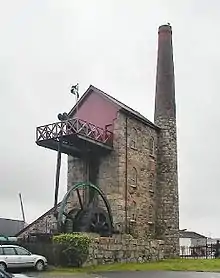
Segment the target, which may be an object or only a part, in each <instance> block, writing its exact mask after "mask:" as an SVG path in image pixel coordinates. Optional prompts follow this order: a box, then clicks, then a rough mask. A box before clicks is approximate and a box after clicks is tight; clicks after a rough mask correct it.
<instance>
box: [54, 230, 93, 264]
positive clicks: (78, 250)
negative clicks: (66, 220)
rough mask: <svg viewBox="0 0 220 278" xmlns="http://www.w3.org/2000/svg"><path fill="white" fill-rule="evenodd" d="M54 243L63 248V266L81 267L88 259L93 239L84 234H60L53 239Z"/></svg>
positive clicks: (61, 257)
mask: <svg viewBox="0 0 220 278" xmlns="http://www.w3.org/2000/svg"><path fill="white" fill-rule="evenodd" d="M53 242H54V243H56V244H58V245H61V246H62V248H61V254H60V255H61V256H60V263H61V265H63V266H77V267H80V266H82V264H83V263H84V262H85V261H86V259H87V257H88V254H89V246H90V243H91V238H90V237H89V236H88V235H86V234H83V233H72V234H60V235H56V236H54V237H53Z"/></svg>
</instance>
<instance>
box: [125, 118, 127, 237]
mask: <svg viewBox="0 0 220 278" xmlns="http://www.w3.org/2000/svg"><path fill="white" fill-rule="evenodd" d="M127 232H128V118H127V116H126V119H125V233H127Z"/></svg>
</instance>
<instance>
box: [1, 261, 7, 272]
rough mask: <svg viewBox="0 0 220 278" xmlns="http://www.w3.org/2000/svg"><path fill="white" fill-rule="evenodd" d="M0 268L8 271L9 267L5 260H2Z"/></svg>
mask: <svg viewBox="0 0 220 278" xmlns="http://www.w3.org/2000/svg"><path fill="white" fill-rule="evenodd" d="M0 269H1V270H4V271H6V269H7V266H6V264H5V263H3V262H0Z"/></svg>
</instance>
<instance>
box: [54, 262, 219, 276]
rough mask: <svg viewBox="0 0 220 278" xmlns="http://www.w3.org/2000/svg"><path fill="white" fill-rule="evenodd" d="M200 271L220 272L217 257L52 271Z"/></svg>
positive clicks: (55, 270)
mask: <svg viewBox="0 0 220 278" xmlns="http://www.w3.org/2000/svg"><path fill="white" fill-rule="evenodd" d="M144 270H145V271H147V270H157V271H163V270H164V271H202V272H205V271H206V272H220V260H219V259H173V260H163V261H159V262H148V263H121V264H120V263H116V264H106V265H98V266H90V267H83V268H56V269H54V270H53V271H52V273H54V272H57V273H62V272H63V273H64V272H67V273H71V272H85V273H95V272H105V271H144Z"/></svg>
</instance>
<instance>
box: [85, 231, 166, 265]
mask: <svg viewBox="0 0 220 278" xmlns="http://www.w3.org/2000/svg"><path fill="white" fill-rule="evenodd" d="M163 249H164V242H163V241H162V240H147V239H145V240H144V239H140V238H139V239H135V238H133V237H132V236H131V235H125V234H124V235H117V236H116V235H115V236H114V237H111V238H102V237H96V238H95V237H94V239H93V243H92V244H91V247H90V249H89V256H88V259H87V261H86V263H85V266H88V265H97V264H108V263H109V264H111V263H115V262H119V263H122V262H139V263H143V262H147V261H157V260H162V259H163V258H164V251H163Z"/></svg>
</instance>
